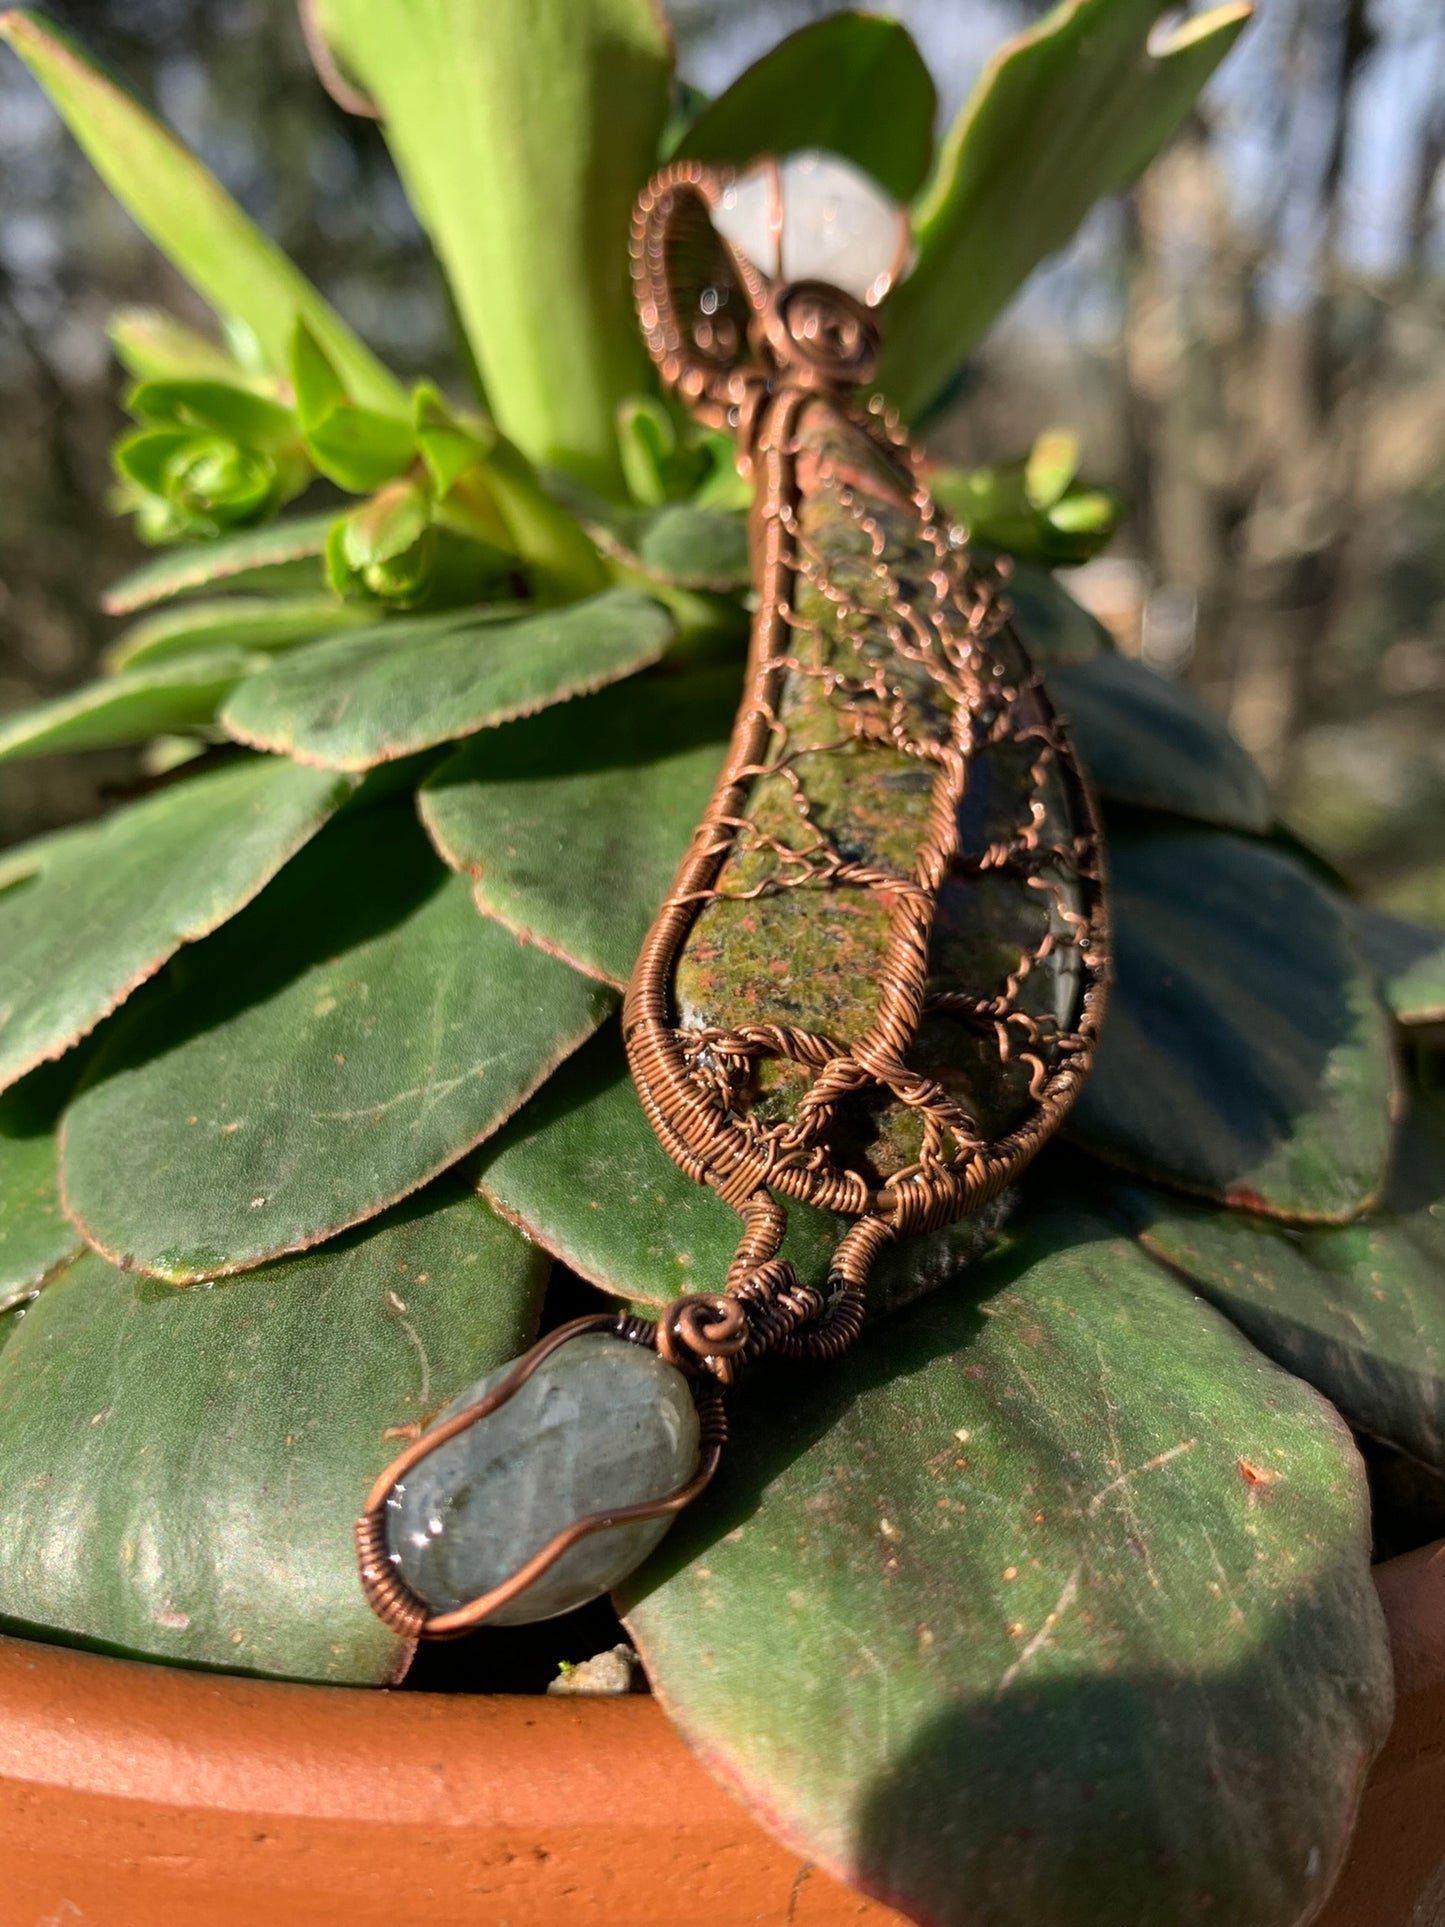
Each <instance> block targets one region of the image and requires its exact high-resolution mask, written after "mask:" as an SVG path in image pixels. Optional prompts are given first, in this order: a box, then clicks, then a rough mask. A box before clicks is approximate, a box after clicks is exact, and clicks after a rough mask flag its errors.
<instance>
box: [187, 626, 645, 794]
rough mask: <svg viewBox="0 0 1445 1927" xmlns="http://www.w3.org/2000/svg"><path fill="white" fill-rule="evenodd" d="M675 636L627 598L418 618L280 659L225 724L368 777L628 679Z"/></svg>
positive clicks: (251, 739) (244, 693) (242, 695)
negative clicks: (524, 611) (525, 611)
mask: <svg viewBox="0 0 1445 1927" xmlns="http://www.w3.org/2000/svg"><path fill="white" fill-rule="evenodd" d="M671 637H672V625H671V623H670V621H669V620H668V616H667V612H666V610H664V609H663V608H662V607H661V606H660V605H659V604H658V603H656V602H653V601H652V600H651V598H650V597H648V596H645V595H641V594H639V593H638V592H637V591H636V590H632V589H611V590H608V591H606V592H605V593H604V594H602V595H600V596H594V597H592V598H591V599H590V600H588V601H586V602H575V603H571V604H569V605H568V606H567V607H565V608H561V609H551V610H545V611H542V612H539V613H536V614H532V615H524V616H520V617H515V618H513V619H511V620H506V619H504V618H503V617H502V616H501V614H500V612H488V611H486V610H473V611H468V612H466V613H464V614H459V615H453V616H419V617H414V618H409V619H407V620H406V621H397V622H390V623H386V624H385V625H382V626H379V627H377V628H374V629H368V630H364V631H362V632H360V633H359V634H356V635H351V636H337V637H336V638H334V639H333V640H332V641H330V642H322V643H317V644H315V645H314V646H313V647H312V648H310V649H306V650H302V651H300V652H299V653H298V654H295V655H292V656H287V657H283V658H282V659H281V660H280V661H278V662H275V663H273V664H272V665H271V666H270V667H269V668H267V669H265V670H263V671H262V672H261V674H260V675H258V676H256V677H254V678H251V679H250V684H251V686H250V687H249V688H245V689H242V690H240V691H238V692H237V700H236V701H235V702H234V703H228V704H227V705H226V707H225V709H224V710H223V711H222V714H221V722H222V725H223V727H224V728H225V729H227V730H228V731H229V732H230V733H231V735H232V736H234V737H236V738H237V740H238V741H240V742H243V743H251V744H254V745H255V746H256V747H257V748H261V749H276V750H281V751H282V752H284V753H285V754H286V755H288V756H294V757H295V758H296V759H297V760H298V761H299V762H303V763H314V764H317V765H320V766H321V767H323V768H327V769H370V768H372V767H373V766H374V765H376V764H377V763H386V762H391V761H393V760H394V759H395V758H396V757H398V756H408V755H410V754H411V753H412V751H413V750H418V749H426V748H428V747H429V746H430V745H431V744H433V743H444V742H447V741H449V740H450V739H451V738H452V737H456V736H470V735H471V734H473V732H474V731H476V730H479V729H489V728H491V727H493V726H494V725H495V724H497V723H503V722H508V721H510V720H511V719H512V718H514V717H517V716H527V715H530V714H532V712H533V711H535V710H538V709H543V708H545V707H546V706H547V705H548V704H549V703H558V702H564V701H566V700H567V698H568V697H570V696H581V695H586V694H588V693H589V692H590V691H592V690H595V689H600V688H602V687H603V686H604V685H605V684H607V683H610V682H616V681H617V680H618V679H619V678H620V677H623V676H630V675H632V674H633V673H634V671H636V670H638V669H644V668H646V667H647V665H648V664H649V663H653V662H656V661H657V659H658V657H659V656H661V655H662V653H663V651H664V650H665V649H666V648H667V645H668V643H669V641H670V640H671Z"/></svg>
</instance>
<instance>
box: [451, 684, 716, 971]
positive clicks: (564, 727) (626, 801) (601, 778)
mask: <svg viewBox="0 0 1445 1927" xmlns="http://www.w3.org/2000/svg"><path fill="white" fill-rule="evenodd" d="M737 699H738V677H737V672H736V670H726V669H719V670H709V671H704V672H701V673H699V674H695V675H690V676H686V677H680V676H644V677H636V678H634V679H632V680H630V681H628V682H626V683H623V684H621V685H619V686H618V687H616V688H614V689H608V690H604V691H603V692H602V694H601V695H600V696H592V697H589V698H588V699H587V700H586V701H585V702H575V703H564V704H562V705H560V706H558V707H555V708H552V709H547V710H543V712H542V714H541V715H540V716H530V717H527V718H525V719H524V720H522V721H520V722H515V723H509V724H508V725H507V726H506V727H505V728H504V729H499V730H495V731H492V732H490V733H489V734H488V735H486V736H484V737H480V738H478V739H477V740H476V741H475V742H472V743H468V744H467V745H466V747H465V748H463V749H460V750H458V751H457V753H456V754H455V755H454V756H450V757H448V758H447V760H446V762H444V763H442V764H441V765H440V766H439V767H438V768H437V769H436V770H434V771H433V772H432V774H431V775H430V776H429V777H428V778H427V780H426V781H425V783H423V785H422V788H421V795H420V799H419V800H420V807H421V817H422V822H423V823H424V824H425V825H426V828H427V833H428V834H429V836H430V837H431V839H432V842H433V843H434V844H435V845H436V848H437V850H438V851H439V852H440V854H441V856H442V857H443V858H444V859H445V861H446V862H447V863H449V864H450V865H451V867H452V868H453V869H454V870H463V871H465V872H466V873H467V874H468V875H469V876H470V877H471V878H472V879H473V894H474V895H475V897H476V900H477V907H478V908H479V909H480V910H483V911H485V913H486V914H487V915H488V916H489V917H496V918H497V919H498V920H499V921H500V922H502V923H504V924H506V925H507V927H508V929H510V930H515V931H516V933H517V934H518V936H520V937H523V938H524V939H525V940H526V941H527V942H529V943H538V944H540V945H541V946H542V948H543V949H544V950H548V951H551V953H552V954H553V955H554V956H559V957H563V958H565V959H566V961H567V962H568V963H570V964H572V965H574V966H575V967H576V968H577V969H578V970H585V971H586V972H587V973H588V975H589V976H592V977H601V978H602V979H603V980H604V982H608V983H614V984H617V985H618V986H619V987H621V986H622V985H623V984H625V983H626V982H627V979H628V977H629V975H630V974H631V971H632V965H633V963H634V961H635V959H636V957H637V952H638V950H639V949H640V947H641V944H642V940H643V938H644V937H645V936H646V935H647V932H648V929H649V927H650V925H651V923H652V920H653V918H654V917H655V916H656V914H657V910H658V906H659V905H660V904H661V902H662V900H663V898H664V897H665V896H666V895H667V891H668V886H669V885H670V884H671V882H672V877H673V872H674V871H675V870H676V868H677V866H678V863H679V861H680V860H681V858H682V854H683V852H684V850H686V848H687V840H688V838H689V837H690V836H691V835H692V831H693V827H694V825H695V824H696V822H697V820H698V818H699V817H700V816H701V815H702V813H703V810H704V809H705V808H706V806H707V800H708V798H709V796H710V795H711V794H712V790H713V785H714V784H715V782H716V781H717V776H718V772H719V770H720V769H721V768H722V765H723V761H724V758H725V757H726V754H727V739H728V733H729V730H730V729H731V727H732V717H733V711H734V709H735V708H736V707H737Z"/></svg>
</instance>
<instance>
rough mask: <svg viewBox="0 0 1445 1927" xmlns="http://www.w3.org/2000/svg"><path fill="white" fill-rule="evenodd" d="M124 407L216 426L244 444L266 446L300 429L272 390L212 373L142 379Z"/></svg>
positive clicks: (161, 419)
mask: <svg viewBox="0 0 1445 1927" xmlns="http://www.w3.org/2000/svg"><path fill="white" fill-rule="evenodd" d="M126 406H127V407H128V408H129V409H130V411H131V413H132V414H133V415H135V416H136V417H137V418H138V419H139V420H141V421H148V422H157V423H162V424H168V425H179V426H181V427H185V428H214V429H216V430H217V431H218V432H219V433H221V434H223V435H229V436H230V437H231V439H232V440H233V441H235V442H238V443H239V444H241V445H242V446H243V447H246V446H251V445H255V446H259V447H266V446H267V445H268V444H271V443H276V442H284V441H287V440H289V439H292V438H294V436H295V434H296V417H295V416H294V415H293V414H292V413H291V410H290V409H289V408H286V407H283V406H282V404H281V403H280V402H278V401H275V400H273V399H272V397H271V396H269V395H263V394H260V393H258V392H257V390H256V389H254V388H248V387H246V386H245V385H244V384H243V383H242V382H241V381H234V380H233V381H226V380H223V379H218V378H217V377H215V376H213V375H176V376H171V377H169V378H168V379H167V380H164V381H143V382H139V383H138V384H137V385H136V386H135V387H134V388H132V390H131V391H130V394H129V395H128V396H127V397H126Z"/></svg>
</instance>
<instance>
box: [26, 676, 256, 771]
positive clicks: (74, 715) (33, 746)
mask: <svg viewBox="0 0 1445 1927" xmlns="http://www.w3.org/2000/svg"><path fill="white" fill-rule="evenodd" d="M259 661H260V658H259V657H253V656H249V655H247V653H246V652H245V650H243V649H234V648H227V649H207V650H202V651H200V652H199V653H197V654H195V655H187V656H176V657H174V658H168V659H167V660H166V661H164V662H162V663H157V664H152V665H147V667H146V668H144V669H132V670H129V671H127V672H126V673H125V674H123V675H119V676H110V677H107V678H106V679H105V681H103V682H91V683H86V684H85V686H84V688H82V689H77V690H75V691H73V692H72V694H70V695H68V696H57V697H56V698H55V700H54V701H53V702H48V703H40V704H38V705H37V706H36V707H35V708H34V709H23V710H21V711H20V713H19V714H18V715H16V716H6V717H5V718H3V720H0V762H12V761H18V759H19V758H20V757H22V756H48V755H51V754H52V753H53V752H55V751H57V750H62V749H103V748H106V747H108V746H109V745H110V744H113V743H140V742H144V741H145V739H146V737H147V736H160V735H163V734H164V733H165V732H166V731H167V730H175V729H192V728H195V727H196V726H197V725H199V724H201V723H208V722H210V721H211V719H212V717H213V716H214V715H215V713H216V708H217V705H218V704H219V703H220V702H221V701H222V700H223V698H224V697H225V696H226V695H228V694H229V692H230V691H231V690H232V689H234V688H235V686H236V684H237V683H238V682H239V681H240V680H241V679H242V677H243V676H245V675H246V674H247V673H248V672H249V671H250V670H251V669H252V668H254V667H255V666H256V665H257V663H258V662H259Z"/></svg>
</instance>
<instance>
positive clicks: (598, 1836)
mask: <svg viewBox="0 0 1445 1927" xmlns="http://www.w3.org/2000/svg"><path fill="white" fill-rule="evenodd" d="M1378 1577H1379V1584H1380V1592H1381V1597H1382V1599H1383V1601H1384V1604H1385V1609H1386V1613H1387V1615H1388V1617H1389V1620H1390V1625H1391V1635H1392V1640H1393V1644H1394V1648H1395V1653H1396V1660H1397V1668H1398V1675H1399V1684H1400V1708H1399V1714H1398V1717H1397V1720H1396V1724H1395V1729H1394V1733H1393V1735H1392V1737H1391V1740H1390V1743H1389V1746H1388V1747H1387V1748H1386V1750H1385V1752H1384V1754H1383V1755H1382V1756H1381V1758H1380V1760H1379V1762H1378V1763H1377V1765H1376V1767H1375V1770H1374V1772H1373V1774H1372V1775H1371V1779H1370V1782H1369V1785H1368V1787H1367V1789H1366V1792H1365V1799H1364V1807H1363V1811H1362V1815H1361V1822H1360V1828H1359V1832H1358V1834H1357V1836H1356V1840H1355V1844H1354V1848H1353V1851H1352V1853H1351V1856H1350V1860H1349V1863H1348V1865H1347V1867H1346V1869H1345V1873H1344V1876H1343V1879H1342V1880H1341V1882H1340V1886H1339V1888H1338V1890H1337V1892H1336V1895H1335V1897H1334V1899H1333V1900H1332V1901H1331V1903H1330V1906H1329V1908H1328V1910H1327V1912H1326V1913H1325V1915H1324V1916H1323V1917H1322V1921H1321V1923H1320V1927H1407V1923H1408V1927H1439V1924H1440V1923H1441V1922H1445V1546H1441V1547H1438V1548H1435V1549H1434V1551H1433V1555H1432V1553H1430V1552H1424V1553H1413V1554H1411V1555H1409V1557H1407V1558H1405V1559H1400V1560H1396V1561H1393V1562H1392V1563H1391V1564H1390V1565H1388V1566H1385V1567H1382V1568H1380V1570H1379V1574H1378ZM0 1781H3V1785H4V1796H5V1799H4V1812H5V1816H6V1820H7V1826H6V1853H5V1873H4V1900H3V1902H0V1920H3V1921H4V1922H5V1923H6V1927H10V1923H14V1927H241V1923H245V1927H259V1924H261V1923H264V1927H395V1923H396V1922H398V1921H401V1920H406V1919H416V1920H418V1921H423V1922H425V1923H426V1927H678V1923H679V1922H680V1921H683V1920H685V1921H687V1922H688V1923H689V1927H740V1924H741V1923H743V1922H747V1923H758V1924H759V1927H785V1923H789V1924H790V1927H843V1923H849V1924H850V1927H888V1924H889V1923H895V1924H896V1923H897V1922H898V1921H899V1918H900V1917H899V1916H898V1915H896V1914H894V1913H891V1912H890V1911H889V1910H888V1909H887V1908H885V1907H880V1906H877V1905H875V1904H874V1903H872V1902H870V1901H866V1900H863V1899H861V1898H860V1897H859V1896H858V1895H856V1894H853V1893H850V1892H848V1891H846V1890H845V1889H844V1888H842V1887H841V1886H839V1885H838V1884H837V1883H836V1882H834V1881H832V1880H830V1879H828V1878H827V1877H826V1875H824V1874H822V1873H820V1872H819V1871H817V1870H816V1869H813V1868H810V1867H809V1866H808V1865H807V1864H805V1863H803V1862H800V1861H798V1860H797V1859H795V1858H794V1857H793V1856H792V1855H791V1854H789V1853H788V1852H787V1851H786V1850H785V1849H783V1848H781V1847H779V1846H778V1845H777V1844H776V1843H775V1842H773V1841H772V1840H770V1839H769V1838H768V1836H767V1835H766V1834H764V1833H762V1832H761V1831H760V1830H759V1829H758V1828H757V1827H756V1826H755V1825H754V1824H753V1823H752V1821H751V1820H749V1819H748V1817H747V1815H746V1814H745V1813H744V1812H743V1810H742V1809H741V1807H739V1806H737V1805H736V1804H735V1803H734V1802H733V1801H732V1800H731V1799H729V1798H728V1797H727V1796H726V1795H725V1794H723V1793H721V1792H720V1791H719V1790H718V1788H717V1787H716V1786H715V1785H714V1784H713V1782H712V1781H711V1780H710V1779H709V1778H708V1777H707V1775H706V1774H705V1773H704V1772H703V1771H702V1769H701V1768H700V1767H699V1766H697V1765H696V1763H695V1762H694V1761H693V1759H692V1758H691V1756H690V1755H689V1754H688V1753H687V1752H686V1750H685V1749H684V1748H683V1746H682V1744H681V1743H680V1741H678V1740H677V1738H676V1737H675V1736H674V1735H673V1733H672V1731H671V1729H670V1728H669V1727H668V1725H667V1723H666V1721H665V1720H664V1719H663V1717H662V1715H661V1714H660V1712H659V1711H658V1709H657V1707H656V1706H655V1705H654V1704H653V1702H652V1701H651V1700H649V1699H646V1698H634V1699H621V1700H592V1701H586V1700H549V1699H537V1698H513V1699H466V1698H451V1697H441V1696H436V1695H429V1694H421V1693H418V1694H384V1693H369V1692H361V1691H350V1690H343V1689H336V1688H325V1687H310V1686H286V1685H279V1684H271V1683H268V1682H263V1681H256V1680H243V1679H230V1678H225V1677H221V1676H217V1675H208V1674H201V1673H183V1672H178V1671H173V1670H170V1669H167V1668H164V1667H158V1666H146V1665H139V1664H136V1663H133V1662H130V1661H126V1660H116V1659H104V1658H100V1657H98V1656H96V1655H93V1654H88V1653H79V1652H70V1651H66V1650H65V1649H63V1648H60V1647H52V1646H40V1645H31V1644H28V1643H25V1642H22V1641H18V1640H0Z"/></svg>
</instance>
